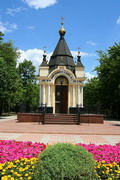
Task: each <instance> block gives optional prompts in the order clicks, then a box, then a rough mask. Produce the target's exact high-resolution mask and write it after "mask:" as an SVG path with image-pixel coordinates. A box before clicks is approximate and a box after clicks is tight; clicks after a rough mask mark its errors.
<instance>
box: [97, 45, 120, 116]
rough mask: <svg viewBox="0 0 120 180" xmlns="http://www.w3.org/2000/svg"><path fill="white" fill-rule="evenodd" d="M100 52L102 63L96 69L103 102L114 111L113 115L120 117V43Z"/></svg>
mask: <svg viewBox="0 0 120 180" xmlns="http://www.w3.org/2000/svg"><path fill="white" fill-rule="evenodd" d="M98 54H99V57H100V58H99V59H98V60H99V63H100V65H99V66H97V67H96V68H95V70H96V71H97V74H98V78H99V83H100V87H101V88H100V97H101V104H102V106H103V108H104V109H105V110H107V109H109V110H111V111H112V116H113V117H115V116H119V117H120V43H119V44H117V43H115V45H114V46H112V47H110V48H109V49H108V50H107V51H106V52H104V51H98Z"/></svg>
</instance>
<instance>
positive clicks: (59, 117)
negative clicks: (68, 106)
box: [44, 114, 77, 125]
mask: <svg viewBox="0 0 120 180" xmlns="http://www.w3.org/2000/svg"><path fill="white" fill-rule="evenodd" d="M44 124H66V125H68V124H77V116H76V114H45V118H44Z"/></svg>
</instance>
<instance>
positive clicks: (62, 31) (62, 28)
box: [59, 27, 66, 35]
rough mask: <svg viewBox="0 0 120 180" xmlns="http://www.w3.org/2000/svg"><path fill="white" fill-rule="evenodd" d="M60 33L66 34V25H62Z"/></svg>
mask: <svg viewBox="0 0 120 180" xmlns="http://www.w3.org/2000/svg"><path fill="white" fill-rule="evenodd" d="M59 33H60V35H64V34H65V33H66V31H65V29H64V27H61V29H60V30H59Z"/></svg>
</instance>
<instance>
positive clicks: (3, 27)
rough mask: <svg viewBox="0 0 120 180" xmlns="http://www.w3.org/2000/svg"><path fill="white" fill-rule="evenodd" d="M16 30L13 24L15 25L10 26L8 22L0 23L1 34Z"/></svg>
mask: <svg viewBox="0 0 120 180" xmlns="http://www.w3.org/2000/svg"><path fill="white" fill-rule="evenodd" d="M16 29H17V24H15V23H13V24H10V23H8V22H5V23H3V22H2V21H0V31H1V32H2V33H6V32H12V31H14V30H16Z"/></svg>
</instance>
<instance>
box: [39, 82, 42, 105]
mask: <svg viewBox="0 0 120 180" xmlns="http://www.w3.org/2000/svg"><path fill="white" fill-rule="evenodd" d="M41 103H42V87H41V84H40V92H39V105H41Z"/></svg>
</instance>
